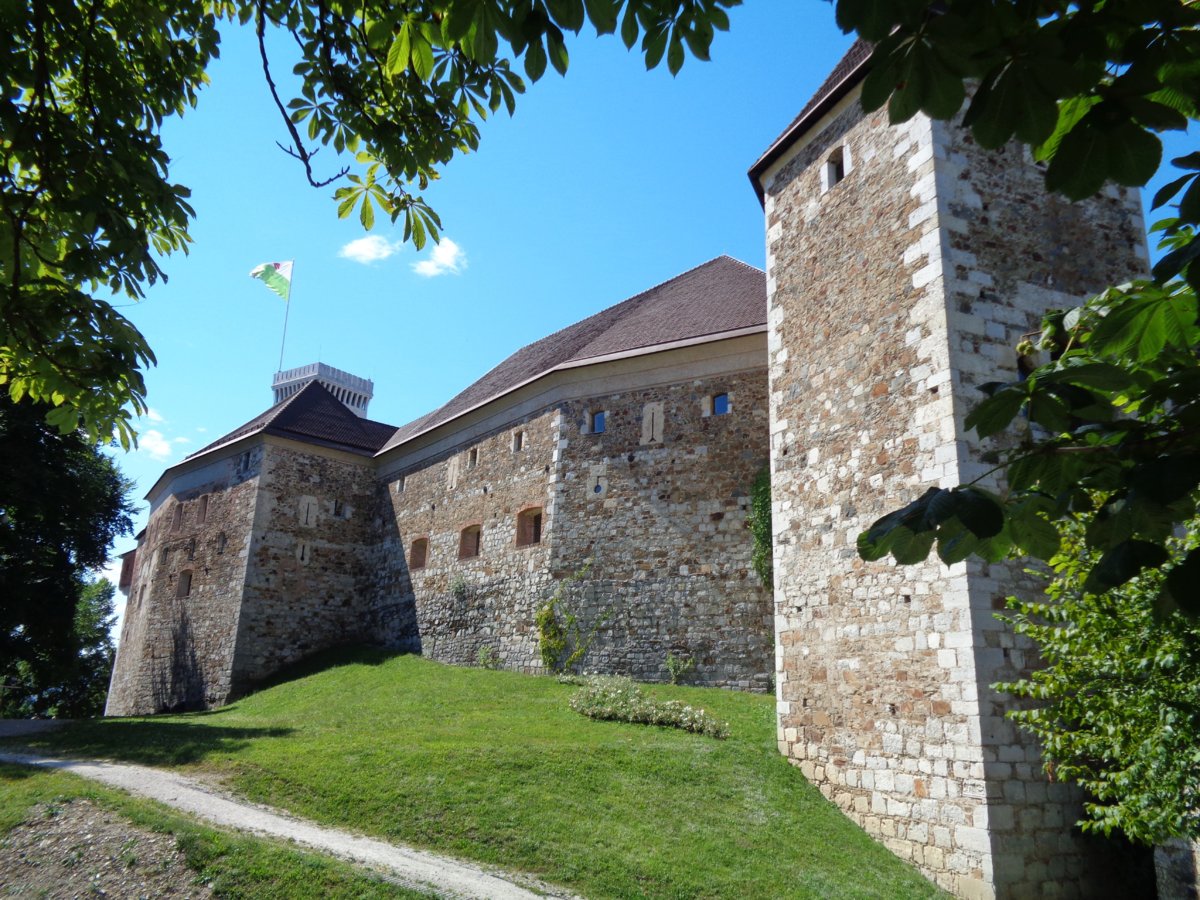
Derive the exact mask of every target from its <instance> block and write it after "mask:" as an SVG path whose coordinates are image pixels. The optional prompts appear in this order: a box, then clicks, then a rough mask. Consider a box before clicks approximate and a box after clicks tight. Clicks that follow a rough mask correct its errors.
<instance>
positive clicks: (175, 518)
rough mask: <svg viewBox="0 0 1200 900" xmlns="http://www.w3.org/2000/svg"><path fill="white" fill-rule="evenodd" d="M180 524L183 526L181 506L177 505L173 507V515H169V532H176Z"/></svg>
mask: <svg viewBox="0 0 1200 900" xmlns="http://www.w3.org/2000/svg"><path fill="white" fill-rule="evenodd" d="M182 524H183V504H182V503H177V504H176V505H175V511H174V512H173V513H171V530H172V531H178V530H179V527H180V526H181V525H182Z"/></svg>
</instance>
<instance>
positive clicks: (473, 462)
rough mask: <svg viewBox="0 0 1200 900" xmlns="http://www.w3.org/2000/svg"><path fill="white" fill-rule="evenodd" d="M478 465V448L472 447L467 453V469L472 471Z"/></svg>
mask: <svg viewBox="0 0 1200 900" xmlns="http://www.w3.org/2000/svg"><path fill="white" fill-rule="evenodd" d="M477 465H479V448H477V447H472V448H471V449H470V450H468V451H467V468H468V469H473V468H475V467H476V466H477Z"/></svg>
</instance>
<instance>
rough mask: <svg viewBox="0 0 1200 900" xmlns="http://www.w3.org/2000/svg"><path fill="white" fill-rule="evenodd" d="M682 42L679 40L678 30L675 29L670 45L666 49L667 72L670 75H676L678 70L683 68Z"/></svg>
mask: <svg viewBox="0 0 1200 900" xmlns="http://www.w3.org/2000/svg"><path fill="white" fill-rule="evenodd" d="M683 57H684V53H683V42H682V41H681V40H680V39H679V30H678V29H676V30H675V32H674V33H673V34H672V35H671V43H670V46H669V47H668V48H667V71H668V72H670V73H671V74H672V75H678V74H679V70H680V69H682V68H683Z"/></svg>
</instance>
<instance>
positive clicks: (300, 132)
mask: <svg viewBox="0 0 1200 900" xmlns="http://www.w3.org/2000/svg"><path fill="white" fill-rule="evenodd" d="M739 2H740V0H401V2H393V0H361V2H355V3H346V2H342V0H304V2H300V3H292V2H286V0H255V2H247V0H181V2H170V3H168V2H162V0H121V2H115V0H82V2H79V0H31V2H30V3H28V4H22V3H6V4H2V5H0V61H2V69H3V72H4V79H5V82H4V91H3V95H2V96H0V136H2V137H3V140H2V141H0V152H2V153H3V157H4V165H3V167H2V168H0V385H3V386H7V389H8V392H9V395H10V396H11V397H12V399H14V400H18V401H19V400H21V399H22V398H24V397H30V398H32V399H33V400H35V401H37V402H41V403H44V404H48V405H50V406H51V407H52V409H51V411H50V413H49V419H50V421H51V422H52V423H53V424H55V425H56V426H57V427H59V428H60V430H61V431H62V432H63V433H67V432H70V431H73V430H75V428H76V427H78V426H80V425H82V426H83V427H85V428H86V429H87V430H88V432H89V433H90V434H91V436H92V438H93V439H97V438H99V439H105V440H107V439H108V438H109V437H110V436H111V435H112V434H113V433H114V432H115V434H116V435H117V436H118V437H119V439H120V440H121V442H122V444H124V445H126V446H128V445H129V442H130V441H131V440H132V439H133V436H134V435H133V431H132V428H131V424H130V423H131V421H132V418H133V417H135V416H137V415H139V414H141V413H142V412H144V411H145V383H144V381H143V378H142V375H141V373H140V371H139V370H140V369H141V368H142V367H144V366H146V365H149V364H152V363H153V361H154V356H153V354H152V352H151V350H150V348H149V346H148V345H147V343H146V340H145V338H144V337H143V336H142V335H141V334H140V333H139V332H138V331H137V329H136V328H135V327H134V326H133V325H132V324H131V323H130V322H129V321H128V320H127V319H126V318H125V317H124V316H123V315H121V314H120V313H119V312H118V311H117V309H116V308H115V307H114V305H113V303H112V302H111V301H112V299H114V297H115V296H116V295H124V296H127V297H132V298H134V299H138V298H140V297H142V296H143V294H144V292H145V290H146V288H147V287H148V286H149V285H152V284H154V283H155V282H157V281H158V280H160V279H165V278H166V275H165V273H164V271H163V269H162V267H161V264H160V259H161V258H162V257H163V256H165V255H167V254H170V253H172V252H175V251H180V250H182V251H184V252H186V251H187V249H188V244H189V242H190V240H191V239H190V237H189V235H188V226H189V223H190V221H191V219H192V217H193V215H194V213H193V210H192V207H191V206H190V205H189V203H188V197H189V192H188V189H187V188H186V187H185V186H183V185H179V184H174V183H172V182H171V181H170V177H169V163H170V160H169V158H168V156H167V153H166V152H165V150H164V148H163V146H162V142H161V140H160V130H161V127H162V123H163V121H164V119H166V118H168V117H170V116H176V115H182V114H183V113H185V112H186V110H187V109H189V108H190V107H193V106H195V104H196V102H197V98H198V94H199V92H200V90H201V88H202V87H203V86H204V85H205V84H206V83H207V82H208V76H207V74H206V69H207V67H208V65H209V63H210V62H211V61H212V60H213V58H214V57H216V56H217V54H218V50H219V41H220V28H221V27H223V26H226V27H233V25H234V24H238V25H241V26H245V27H253V28H254V30H255V32H256V34H257V36H258V41H259V48H260V51H261V55H262V64H263V72H264V80H265V82H266V89H267V90H269V91H270V93H271V95H272V96H273V98H274V100H275V103H276V105H277V106H278V109H279V111H280V114H281V117H282V122H283V125H284V127H285V129H286V131H287V134H288V141H287V147H286V152H288V153H290V154H291V155H292V156H294V157H296V158H297V159H298V160H299V161H300V163H301V164H302V166H303V167H304V170H305V174H306V177H307V178H308V181H309V182H310V183H311V184H313V185H314V186H318V187H319V186H323V185H326V184H331V183H335V182H336V184H337V187H336V191H335V198H336V200H337V204H338V205H337V212H338V215H339V216H343V217H345V216H349V215H352V214H353V213H354V212H355V211H357V213H358V217H359V220H360V221H361V222H362V224H363V226H364V227H365V228H368V229H369V228H371V226H372V225H373V224H374V222H375V219H376V215H377V214H378V213H382V214H384V215H386V216H387V217H388V218H389V219H390V220H391V221H393V222H396V221H400V220H402V221H403V227H404V236H405V239H411V240H412V241H413V242H414V244H416V246H417V247H418V248H419V247H421V246H422V245H423V244H424V243H425V241H426V240H427V239H428V238H430V237H432V238H434V239H435V240H436V238H437V236H438V231H439V229H440V222H439V220H438V217H437V215H436V213H435V212H434V211H433V210H432V209H431V208H430V207H429V206H428V205H427V204H426V203H425V201H424V199H423V198H422V196H421V194H420V192H421V191H422V190H424V189H425V188H426V186H427V185H428V184H429V182H430V181H431V180H433V179H435V178H437V177H438V170H439V168H440V167H441V166H443V165H445V164H446V163H447V162H448V161H449V160H450V159H451V158H452V157H453V156H454V155H455V154H456V153H466V152H469V151H471V150H474V149H475V148H476V147H477V146H478V144H479V124H480V122H481V121H482V120H483V119H486V118H487V116H488V115H489V114H491V113H494V112H496V111H498V110H499V109H500V108H501V107H503V108H505V109H506V110H507V111H508V112H509V113H511V112H512V111H513V109H514V107H515V103H516V95H517V94H520V93H521V92H523V91H524V90H525V81H524V79H523V78H522V77H521V76H520V75H519V74H518V73H517V71H516V67H517V64H518V63H519V64H520V66H521V68H522V69H523V71H524V73H525V76H526V77H528V78H529V79H530V80H532V81H537V80H538V79H539V78H541V77H542V75H543V74H544V73H545V72H546V70H547V66H549V67H551V68H553V69H554V70H555V71H557V72H559V73H565V72H566V69H567V65H568V62H569V54H568V51H567V37H566V35H567V34H568V33H571V34H577V33H578V32H579V31H580V30H581V29H582V27H583V26H584V24H585V23H586V22H589V21H590V22H591V24H592V26H593V27H594V28H595V30H596V31H597V32H598V33H601V34H608V33H614V32H618V31H619V33H620V36H621V39H622V40H623V41H624V43H625V45H626V46H627V47H633V46H634V45H635V44H639V42H640V50H641V53H642V54H643V56H644V58H645V61H646V65H647V66H648V67H651V68H652V67H654V66H657V65H659V64H660V63H661V62H662V61H663V60H664V59H665V61H666V64H667V67H668V68H669V69H670V70H671V71H672V72H678V71H679V69H680V67H681V66H682V65H683V62H684V59H685V56H686V55H687V54H688V53H690V54H692V55H693V56H696V57H698V58H700V59H706V58H707V57H708V50H709V46H710V44H711V42H712V40H713V36H714V31H715V30H721V29H725V28H727V27H728V24H729V21H728V17H727V15H726V13H725V9H726V8H728V7H730V6H734V5H736V4H738V3H739ZM272 31H281V32H284V33H286V34H288V35H290V37H291V38H292V39H293V41H294V43H295V44H296V45H297V46H298V48H299V51H300V57H301V61H300V62H299V64H297V65H296V66H295V68H294V72H295V74H296V75H297V76H299V83H300V90H299V95H298V96H295V97H290V98H289V97H285V96H281V95H280V92H279V89H278V87H277V85H276V81H275V74H274V69H273V63H272V60H271V59H270V56H269V54H268V50H267V48H268V40H267V35H268V33H269V32H272ZM322 148H324V149H327V150H329V151H331V153H330V155H331V156H333V157H334V158H335V159H336V162H333V164H332V165H331V166H329V168H328V169H324V170H322V171H318V167H317V166H315V165H314V156H315V154H316V152H317V150H318V149H322ZM326 159H327V157H322V158H321V162H322V163H323V164H324V163H325V160H326Z"/></svg>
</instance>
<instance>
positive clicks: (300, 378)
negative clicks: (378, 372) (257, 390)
mask: <svg viewBox="0 0 1200 900" xmlns="http://www.w3.org/2000/svg"><path fill="white" fill-rule="evenodd" d="M314 381H318V382H320V383H321V384H322V385H324V386H325V388H326V389H328V391H329V393H331V394H333V396H335V397H337V398H338V400H340V401H342V403H344V404H345V405H346V408H347V409H348V410H350V411H351V412H352V413H354V414H355V415H356V416H358V417H359V418H360V419H365V418H366V417H367V407H368V406H369V405H370V403H371V398H372V397H373V396H374V395H375V383H374V382H373V381H370V380H369V379H367V378H359V377H358V376H357V375H351V374H350V373H349V372H343V371H342V370H341V369H335V368H334V367H333V366H327V365H325V363H322V362H317V363H309V364H308V365H307V366H298V367H297V368H295V369H285V370H284V371H282V372H276V373H275V377H274V378H273V379H272V380H271V390H272V391H273V392H274V394H275V402H276V403H282V402H283V401H284V400H286V399H287V398H288V397H292V396H295V395H296V394H298V393H300V391H302V390H303V389H304V387H305V386H306V385H308V384H310V383H311V382H314Z"/></svg>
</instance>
